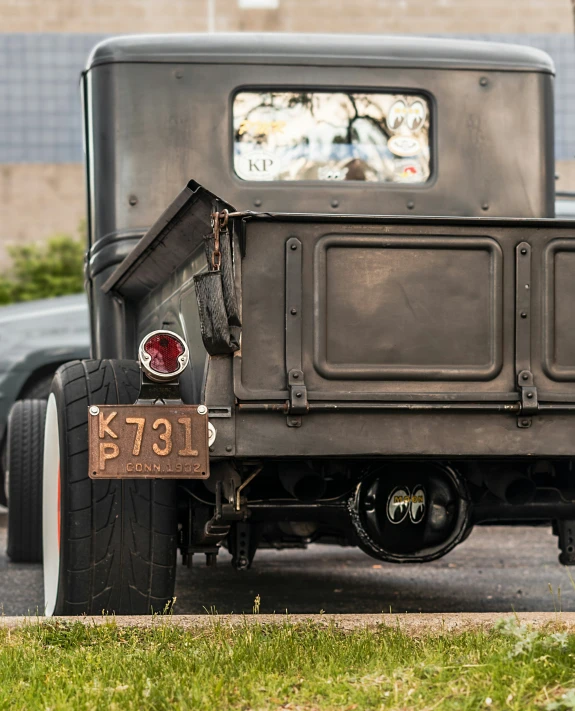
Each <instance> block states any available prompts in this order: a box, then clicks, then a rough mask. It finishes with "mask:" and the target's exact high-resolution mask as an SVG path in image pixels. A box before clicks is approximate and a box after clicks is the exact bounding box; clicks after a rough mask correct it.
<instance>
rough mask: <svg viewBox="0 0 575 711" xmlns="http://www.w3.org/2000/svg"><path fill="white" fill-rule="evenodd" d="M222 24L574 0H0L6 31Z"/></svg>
mask: <svg viewBox="0 0 575 711" xmlns="http://www.w3.org/2000/svg"><path fill="white" fill-rule="evenodd" d="M210 3H213V5H214V6H215V20H216V28H215V29H216V30H218V31H228V32H229V31H237V30H267V31H271V30H275V31H280V32H390V33H404V34H417V33H426V34H429V33H433V34H435V33H460V32H461V33H469V32H489V33H493V32H504V33H505V32H508V33H514V32H538V33H567V32H572V31H573V11H572V6H571V2H570V0H279V7H278V9H277V10H241V9H239V7H238V2H237V0H0V32H104V33H114V32H127V33H131V32H202V31H205V30H207V29H208V7H209V5H210Z"/></svg>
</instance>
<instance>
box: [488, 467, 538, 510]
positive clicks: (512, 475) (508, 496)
mask: <svg viewBox="0 0 575 711" xmlns="http://www.w3.org/2000/svg"><path fill="white" fill-rule="evenodd" d="M485 486H486V487H487V488H488V489H489V491H490V492H491V493H492V494H495V496H497V498H499V499H501V500H502V501H505V503H507V504H512V505H513V506H522V505H524V504H530V503H531V502H532V501H533V499H534V498H535V491H536V487H535V484H534V482H532V481H531V479H529V478H528V477H526V476H524V475H523V474H520V473H519V472H514V471H502V472H498V473H493V474H492V476H490V477H486V479H485Z"/></svg>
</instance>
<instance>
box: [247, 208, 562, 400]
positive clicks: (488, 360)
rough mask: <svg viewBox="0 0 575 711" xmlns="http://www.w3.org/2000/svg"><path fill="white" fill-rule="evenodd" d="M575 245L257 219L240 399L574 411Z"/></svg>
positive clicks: (552, 239) (547, 232)
mask: <svg viewBox="0 0 575 711" xmlns="http://www.w3.org/2000/svg"><path fill="white" fill-rule="evenodd" d="M574 238H575V230H574V229H573V227H572V226H571V224H570V223H559V222H554V221H551V220H541V221H537V220H535V221H534V220H529V221H527V220H487V219H486V220H476V219H466V220H462V219H449V218H446V219H443V218H438V219H422V218H420V219H419V220H417V218H387V219H386V218H367V217H366V218H364V219H363V220H361V219H355V220H354V219H353V218H345V217H340V218H327V217H324V218H322V217H313V216H307V217H305V218H304V217H300V218H298V217H295V216H294V217H291V218H290V217H288V216H280V215H277V216H267V217H258V218H256V217H254V218H252V219H249V220H248V221H247V224H246V235H245V245H246V248H245V255H244V258H243V260H242V265H241V301H242V341H241V351H240V352H238V353H236V358H235V365H236V367H235V371H234V387H235V394H236V397H237V398H238V399H239V400H240V401H244V402H249V401H267V400H272V401H273V400H286V399H288V400H289V399H290V390H291V389H292V387H293V386H296V387H297V388H299V389H300V392H301V388H302V387H303V388H305V391H304V392H303V394H302V395H300V396H299V398H300V400H301V399H305V400H306V401H307V402H308V403H309V405H310V407H311V408H312V409H313V407H314V403H318V406H320V405H319V404H320V403H327V402H330V401H331V402H334V403H335V402H339V403H342V404H343V403H346V402H347V403H352V402H355V403H367V402H374V403H376V402H379V403H386V402H387V403H401V402H405V403H417V402H420V403H426V402H429V403H442V402H443V403H492V404H494V405H496V404H497V403H499V404H502V403H522V408H523V410H524V411H526V412H529V411H533V410H534V409H535V407H536V406H537V403H540V404H543V403H545V402H549V403H558V402H561V403H570V402H575V309H574V308H573V305H574V304H575V239H574ZM295 371H299V372H301V375H298V380H297V383H294V381H293V378H292V379H291V380H290V373H292V374H293V372H295ZM290 383H291V387H290ZM323 407H325V405H323ZM462 407H468V405H466V406H463V405H462Z"/></svg>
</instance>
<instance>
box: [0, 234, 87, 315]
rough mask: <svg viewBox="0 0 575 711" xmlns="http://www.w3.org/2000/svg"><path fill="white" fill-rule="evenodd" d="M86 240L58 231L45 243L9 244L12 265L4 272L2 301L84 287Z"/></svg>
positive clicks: (61, 293) (0, 281)
mask: <svg viewBox="0 0 575 711" xmlns="http://www.w3.org/2000/svg"><path fill="white" fill-rule="evenodd" d="M81 231H82V230H81ZM84 244H85V241H84V240H83V239H81V238H74V237H71V236H70V235H56V236H54V237H51V238H50V239H48V240H47V241H46V242H43V243H41V244H31V245H18V246H13V247H9V248H8V253H9V255H10V257H11V258H12V267H11V268H10V270H9V271H8V272H7V273H5V274H3V275H1V274H0V304H10V303H13V302H15V301H32V300H33V299H46V298H48V297H51V296H64V295H65V294H77V293H78V292H80V291H83V290H84V274H83V265H84Z"/></svg>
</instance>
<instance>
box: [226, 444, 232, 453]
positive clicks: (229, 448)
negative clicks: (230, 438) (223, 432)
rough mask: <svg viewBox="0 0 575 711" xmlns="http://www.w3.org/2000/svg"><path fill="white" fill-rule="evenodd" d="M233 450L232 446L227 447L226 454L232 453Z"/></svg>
mask: <svg viewBox="0 0 575 711" xmlns="http://www.w3.org/2000/svg"><path fill="white" fill-rule="evenodd" d="M232 449H233V447H232V445H231V444H228V445H226V452H231V451H232Z"/></svg>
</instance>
